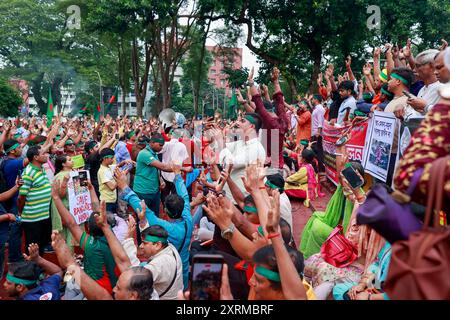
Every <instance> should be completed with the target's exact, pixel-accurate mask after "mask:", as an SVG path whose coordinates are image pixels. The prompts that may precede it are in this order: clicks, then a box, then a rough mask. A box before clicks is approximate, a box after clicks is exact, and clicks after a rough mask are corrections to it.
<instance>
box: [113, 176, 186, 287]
mask: <svg viewBox="0 0 450 320" xmlns="http://www.w3.org/2000/svg"><path fill="white" fill-rule="evenodd" d="M173 182H174V184H175V188H176V190H177V194H178V195H179V196H180V197H181V198H183V200H184V208H183V212H182V214H181V218H180V219H178V220H173V221H166V220H163V219H160V218H158V217H156V216H155V213H154V212H153V211H151V210H150V209H149V208H147V210H146V212H145V216H146V218H147V221H148V223H149V225H151V226H152V225H159V226H161V227H163V228H164V229H166V231H167V232H168V233H169V242H170V243H171V244H173V246H174V247H175V248H177V249H179V248H180V247H181V245H182V243H183V240H184V245H183V247H182V248H181V250H178V252H179V253H180V256H181V261H183V283H184V288H185V289H186V288H187V286H188V279H189V244H190V243H191V237H192V230H193V222H192V215H191V205H190V202H189V195H188V192H187V189H186V186H185V184H184V181H183V179H182V178H181V176H180V175H179V174H177V175H176V176H175V179H174V181H173ZM119 196H120V198H121V199H122V200H123V201H126V202H128V204H129V205H130V206H131V207H132V208H133V210H134V211H136V212H137V211H138V210H141V209H142V208H141V200H140V199H139V197H138V196H137V195H136V193H134V192H133V190H131V189H130V188H126V189H125V190H123V191H122V192H121V193H120V195H119ZM186 230H187V231H186Z"/></svg>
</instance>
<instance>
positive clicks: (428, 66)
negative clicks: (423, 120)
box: [408, 49, 443, 115]
mask: <svg viewBox="0 0 450 320" xmlns="http://www.w3.org/2000/svg"><path fill="white" fill-rule="evenodd" d="M438 53H439V50H435V49H429V50H425V51H423V52H421V53H419V54H418V55H417V56H416V59H415V72H416V74H417V76H418V77H419V79H420V80H422V81H423V82H424V83H425V85H424V86H423V87H422V89H420V91H419V93H418V94H417V97H416V98H410V99H408V104H409V105H410V106H411V107H413V108H414V110H416V111H418V112H420V113H421V114H423V115H425V114H426V113H427V112H428V111H430V109H431V108H432V107H433V106H434V105H435V104H436V103H437V102H438V101H439V99H440V96H439V92H438V91H439V88H441V87H442V85H443V84H442V83H440V82H439V81H438V79H437V78H436V74H435V72H434V70H435V60H434V58H435V57H436V55H437V54H438Z"/></svg>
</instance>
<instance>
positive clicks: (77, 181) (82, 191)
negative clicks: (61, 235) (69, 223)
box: [67, 170, 92, 224]
mask: <svg viewBox="0 0 450 320" xmlns="http://www.w3.org/2000/svg"><path fill="white" fill-rule="evenodd" d="M82 172H84V173H85V174H86V175H87V178H88V179H89V171H86V170H83V171H72V172H71V173H70V179H69V182H68V184H67V188H68V197H69V209H70V210H69V211H70V214H71V215H72V216H73V217H74V219H75V221H76V223H77V224H82V223H84V222H86V221H87V219H88V218H89V216H90V215H91V213H92V202H91V194H90V193H89V189H88V187H87V186H84V185H83V183H82V179H81V177H80V173H82Z"/></svg>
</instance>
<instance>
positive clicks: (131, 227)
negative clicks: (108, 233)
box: [127, 215, 136, 239]
mask: <svg viewBox="0 0 450 320" xmlns="http://www.w3.org/2000/svg"><path fill="white" fill-rule="evenodd" d="M127 225H128V231H127V238H132V239H134V235H135V234H136V220H134V218H133V216H131V215H130V216H129V217H128V221H127Z"/></svg>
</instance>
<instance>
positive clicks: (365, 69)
mask: <svg viewBox="0 0 450 320" xmlns="http://www.w3.org/2000/svg"><path fill="white" fill-rule="evenodd" d="M371 73H372V66H371V65H370V63H366V64H365V65H364V67H363V74H364V75H365V76H370V74H371Z"/></svg>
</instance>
